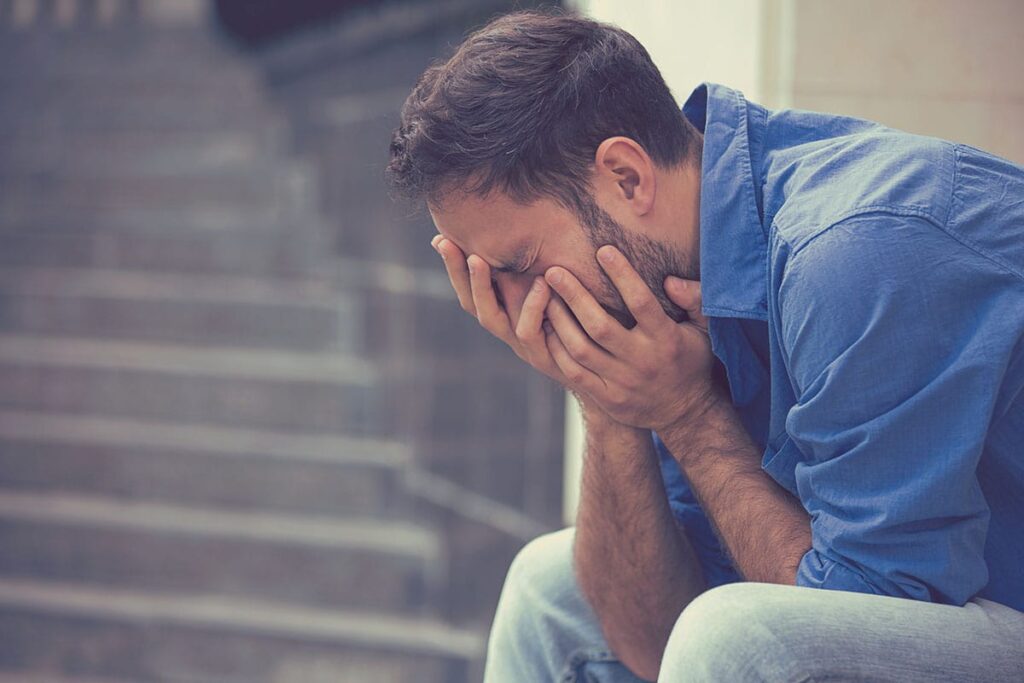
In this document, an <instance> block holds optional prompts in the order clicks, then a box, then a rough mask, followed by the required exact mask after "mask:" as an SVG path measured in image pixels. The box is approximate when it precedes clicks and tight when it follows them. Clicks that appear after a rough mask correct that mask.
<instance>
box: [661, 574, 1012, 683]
mask: <svg viewBox="0 0 1024 683" xmlns="http://www.w3.org/2000/svg"><path fill="white" fill-rule="evenodd" d="M723 676H725V677H727V679H728V680H734V681H760V680H773V681H775V680H778V681H785V680H789V681H864V680H869V681H900V682H905V681H935V680H956V681H965V682H971V681H1011V680H1024V613H1021V612H1018V611H1016V610H1013V609H1010V608H1009V607H1006V606H1004V605H1000V604H998V603H994V602H990V601H987V600H982V599H978V600H974V601H971V602H969V603H968V604H967V605H966V606H964V607H952V606H948V605H936V604H931V603H924V602H918V601H913V600H904V599H899V598H890V597H884V596H878V595H865V594H862V593H850V592H842V591H829V590H821V589H812V588H802V587H796V586H780V585H773V584H757V583H740V584H731V585H728V586H722V587H719V588H715V589H713V590H711V591H708V592H707V593H705V594H703V595H701V596H700V597H698V598H697V599H696V600H694V602H693V603H691V604H690V605H689V606H688V607H687V609H686V610H685V611H684V612H683V614H682V616H681V617H680V619H679V621H678V622H677V623H676V627H675V629H674V630H673V632H672V637H671V638H670V640H669V646H668V648H667V649H666V654H665V660H664V661H663V664H662V677H661V678H660V679H659V680H662V681H671V682H672V683H675V682H677V681H700V680H721V679H722V677H723Z"/></svg>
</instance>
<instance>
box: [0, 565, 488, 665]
mask: <svg viewBox="0 0 1024 683" xmlns="http://www.w3.org/2000/svg"><path fill="white" fill-rule="evenodd" d="M0 632H2V633H3V634H4V638H3V639H0V661H2V662H3V667H4V668H5V669H6V670H7V671H26V672H31V671H40V670H42V671H60V670H71V671H75V672H76V674H78V675H82V676H94V677H116V678H121V679H124V678H127V679H132V680H138V681H191V682H198V681H205V682H207V683H210V682H212V681H217V682H218V683H327V682H328V681H331V682H336V681H353V682H356V681H374V683H467V682H468V680H469V679H468V668H469V663H470V662H471V661H473V660H478V659H479V658H480V657H481V656H482V651H483V638H482V637H481V636H480V635H479V634H478V633H475V632H470V631H465V630H460V629H454V628H451V627H450V626H448V625H446V624H444V623H443V622H439V621H436V620H430V619H424V618H403V617H393V616H386V615H379V614H374V613H366V612H356V611H351V610H345V611H342V610H325V609H314V608H298V607H295V606H292V605H287V604H281V603H276V602H268V601H264V600H258V601H257V600H240V599H236V598H225V597H222V596H209V595H196V594H187V593H185V594H183V593H157V592H144V591H128V590H110V589H99V588H93V587H84V586H78V585H74V584H59V583H51V582H43V581H22V580H4V581H0Z"/></svg>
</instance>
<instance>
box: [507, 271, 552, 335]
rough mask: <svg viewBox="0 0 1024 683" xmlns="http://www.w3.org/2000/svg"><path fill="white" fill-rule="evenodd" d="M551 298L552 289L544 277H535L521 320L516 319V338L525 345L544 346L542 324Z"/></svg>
mask: <svg viewBox="0 0 1024 683" xmlns="http://www.w3.org/2000/svg"><path fill="white" fill-rule="evenodd" d="M550 300H551V289H550V288H548V286H547V283H546V282H544V278H541V277H538V278H534V280H533V284H532V285H530V291H529V293H527V295H526V299H525V300H524V301H523V307H522V309H521V310H520V312H519V320H518V321H516V330H515V332H516V338H517V339H519V341H520V342H522V343H523V344H524V345H525V346H527V347H536V346H540V347H541V348H543V345H544V331H543V330H542V329H541V324H542V323H543V322H544V311H545V309H546V308H547V305H548V302H549V301H550Z"/></svg>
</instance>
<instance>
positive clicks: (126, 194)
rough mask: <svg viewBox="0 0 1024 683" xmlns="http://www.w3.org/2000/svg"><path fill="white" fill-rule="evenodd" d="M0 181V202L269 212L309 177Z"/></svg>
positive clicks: (260, 173)
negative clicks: (240, 209) (222, 208)
mask: <svg viewBox="0 0 1024 683" xmlns="http://www.w3.org/2000/svg"><path fill="white" fill-rule="evenodd" d="M2 181H3V182H2V184H0V205H3V206H12V207H18V206H26V207H33V206H43V207H55V206H56V207H62V208H65V209H68V210H78V209H83V210H91V209H100V210H117V209H156V210H172V209H175V208H177V207H193V206H195V207H221V206H226V207H232V206H248V207H251V208H253V209H257V210H259V209H262V210H267V211H269V210H274V209H276V208H280V207H297V206H301V205H302V202H303V201H304V200H307V199H308V198H309V196H310V195H309V192H310V191H311V189H312V182H313V181H312V178H311V177H310V176H309V174H308V172H307V170H306V169H305V168H304V167H302V166H292V167H289V166H287V165H283V164H282V165H280V166H278V167H270V168H254V169H250V170H248V171H245V172H238V171H234V170H216V171H206V172H199V173H189V174H183V173H166V174H164V173H161V174H155V175H136V174H119V175H106V174H104V173H103V172H99V173H97V174H88V175H84V174H83V175H72V174H68V173H66V172H61V171H48V172H41V173H34V174H33V173H29V174H24V175H21V174H18V175H14V174H8V175H6V177H3V178H2ZM5 214H7V215H9V212H6V211H5V212H3V213H0V216H3V215H5Z"/></svg>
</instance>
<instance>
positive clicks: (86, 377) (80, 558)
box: [0, 0, 482, 683]
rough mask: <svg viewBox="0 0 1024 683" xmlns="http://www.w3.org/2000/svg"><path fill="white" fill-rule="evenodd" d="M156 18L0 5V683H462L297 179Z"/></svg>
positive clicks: (128, 8)
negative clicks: (324, 273) (321, 267)
mask: <svg viewBox="0 0 1024 683" xmlns="http://www.w3.org/2000/svg"><path fill="white" fill-rule="evenodd" d="M171 4H172V5H173V3H171ZM179 4H182V3H179ZM183 4H184V5H189V6H195V7H200V8H201V6H202V3H196V2H191V3H188V2H186V3H183ZM153 6H163V7H166V6H168V3H167V2H156V1H155V0H154V2H153ZM147 7H148V5H147V2H146V0H136V2H132V3H128V2H125V3H119V2H84V1H83V2H76V1H74V0H68V1H60V0H55V1H54V2H48V3H45V2H39V3H37V2H26V1H24V0H0V150H3V151H2V152H0V683H6V682H7V681H26V682H31V681H44V680H45V681H59V682H61V683H64V682H66V683H72V682H80V683H85V682H87V681H90V682H93V683H97V682H99V681H104V682H106V683H113V682H115V681H117V682H126V681H218V682H220V681H230V682H234V681H238V682H243V681H244V682H246V683H255V682H260V681H274V682H279V683H286V682H292V681H301V682H303V683H318V682H320V681H374V682H380V683H413V682H416V683H463V682H464V681H465V680H466V677H467V672H468V671H470V670H471V668H472V663H473V662H474V661H478V660H479V657H480V655H481V648H482V643H481V639H480V636H479V635H478V634H477V633H476V632H468V631H463V630H460V629H457V628H453V627H451V626H449V625H448V624H446V623H445V622H444V620H443V619H441V618H439V616H438V615H439V614H440V610H439V609H438V607H439V604H438V603H439V592H440V591H441V587H442V586H443V584H444V583H445V577H446V573H447V568H446V566H445V556H446V553H445V548H444V547H443V539H442V537H441V536H440V535H439V533H438V531H437V530H436V529H434V528H432V527H431V526H430V525H429V524H426V523H424V522H422V521H421V520H418V519H417V518H416V517H417V516H416V515H415V514H414V512H413V508H412V507H411V506H409V505H408V504H407V503H405V501H406V499H407V498H408V496H407V494H406V492H405V490H404V488H403V486H404V484H403V481H404V477H403V474H404V473H405V472H406V471H407V470H408V469H409V468H410V466H411V462H410V458H411V453H410V451H409V449H408V448H407V447H406V446H404V445H403V444H401V443H397V442H395V441H394V440H392V439H390V438H389V434H390V433H393V432H392V431H391V430H390V429H389V417H388V414H389V410H388V407H387V401H386V387H385V380H386V378H385V376H384V374H383V372H382V369H381V368H380V367H379V366H378V365H377V364H375V363H374V362H372V361H371V360H370V354H369V353H368V349H366V348H365V344H364V338H363V334H362V330H363V328H364V320H365V318H364V317H363V316H364V313H365V311H364V310H363V308H364V307H363V306H362V305H361V301H360V299H359V298H358V297H356V296H355V295H353V294H352V293H348V294H347V293H346V291H339V290H338V287H337V286H336V285H335V284H333V283H332V281H331V280H330V279H328V278H325V277H322V276H321V275H318V273H320V272H321V271H320V270H319V269H318V265H319V264H320V260H321V258H323V257H324V254H325V252H326V250H325V248H324V244H323V239H322V231H321V222H322V221H321V219H320V217H319V216H318V215H317V212H316V202H315V178H313V177H312V172H311V170H310V168H309V167H307V166H305V165H304V164H303V163H301V162H300V161H299V160H297V159H295V158H293V157H292V156H290V153H289V151H288V145H287V143H288V139H287V130H286V127H285V124H284V120H283V119H282V118H281V116H280V115H279V114H278V113H277V112H276V111H275V107H274V105H272V104H271V102H270V100H269V99H268V98H267V97H266V96H265V94H264V92H263V88H262V85H261V82H260V79H259V78H258V75H257V73H256V70H255V69H254V68H252V67H250V65H248V64H247V63H246V61H245V60H244V59H242V58H241V57H240V56H239V55H237V54H235V53H234V52H233V51H232V50H231V49H230V48H229V47H227V46H226V45H225V44H224V42H223V41H222V40H221V39H220V38H219V37H218V36H217V34H216V33H215V32H214V31H213V30H212V29H211V28H210V27H209V22H208V21H206V19H205V15H203V16H194V17H192V20H189V17H187V16H186V17H185V20H184V21H181V17H178V18H177V19H175V21H174V22H171V23H165V22H162V21H160V20H156V19H153V18H152V16H156V17H159V16H161V15H160V14H159V12H157V13H156V14H154V15H152V16H150V15H149V14H147V11H146V9H147ZM69 8H70V9H69ZM119 11H123V14H118V12H119Z"/></svg>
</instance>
